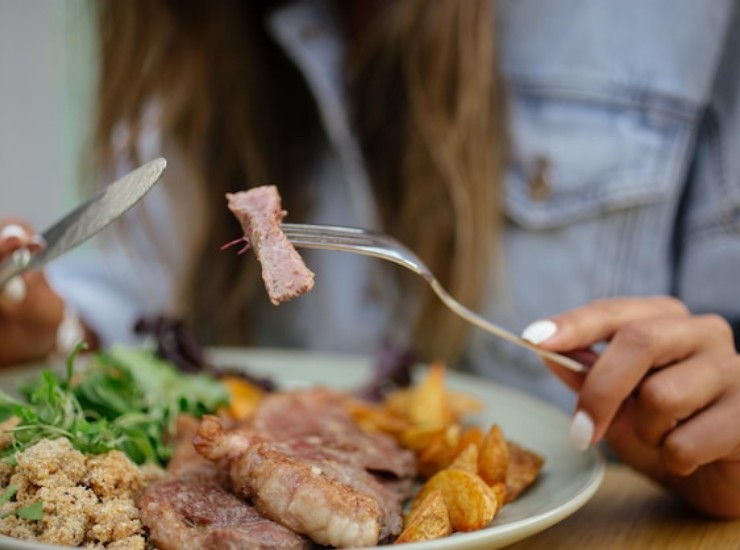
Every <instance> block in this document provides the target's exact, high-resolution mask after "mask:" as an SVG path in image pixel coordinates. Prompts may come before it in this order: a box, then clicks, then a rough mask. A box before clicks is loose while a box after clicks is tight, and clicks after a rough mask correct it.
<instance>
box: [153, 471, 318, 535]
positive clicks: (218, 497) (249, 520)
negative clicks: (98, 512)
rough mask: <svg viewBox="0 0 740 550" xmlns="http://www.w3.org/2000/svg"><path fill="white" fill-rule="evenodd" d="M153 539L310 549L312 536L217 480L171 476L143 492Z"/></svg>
mask: <svg viewBox="0 0 740 550" xmlns="http://www.w3.org/2000/svg"><path fill="white" fill-rule="evenodd" d="M138 506H139V508H140V509H141V519H142V522H143V523H144V525H146V527H147V528H148V529H149V540H150V541H151V542H152V543H154V544H155V545H156V546H157V548H160V549H161V550H169V549H173V550H191V549H192V550H200V549H204V550H211V549H213V550H236V549H245V550H247V549H255V550H268V549H275V550H277V549H287V550H299V549H300V550H307V549H309V548H311V546H310V544H309V542H308V541H307V540H306V539H304V538H303V537H300V536H299V535H296V534H295V533H293V532H291V531H290V530H289V529H286V528H285V527H283V526H281V525H278V524H277V523H274V522H272V521H270V520H268V519H265V518H263V517H261V516H260V515H259V514H258V513H257V512H256V511H255V510H254V508H252V507H251V506H249V505H248V504H246V503H245V502H243V501H241V500H240V499H239V498H238V497H236V496H235V495H233V494H231V493H228V492H227V491H225V490H224V489H223V488H221V487H220V486H219V485H216V484H213V483H208V482H203V481H191V480H185V479H180V478H168V479H163V480H160V481H157V482H155V483H153V484H151V485H149V486H148V487H147V488H146V489H145V490H144V492H143V493H142V495H141V496H140V497H139V501H138Z"/></svg>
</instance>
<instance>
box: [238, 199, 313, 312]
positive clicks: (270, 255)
mask: <svg viewBox="0 0 740 550" xmlns="http://www.w3.org/2000/svg"><path fill="white" fill-rule="evenodd" d="M226 198H227V200H228V206H229V210H231V211H232V212H233V213H234V215H235V216H236V217H237V219H238V220H239V223H241V225H242V229H243V231H244V236H245V237H246V239H247V240H248V241H249V244H250V245H251V246H252V248H254V252H255V254H256V255H257V259H258V260H259V262H260V264H262V279H263V280H264V282H265V288H266V290H267V295H268V296H269V298H270V301H271V302H272V303H273V304H275V305H278V304H280V303H281V302H285V301H286V300H290V299H291V298H294V297H296V296H299V295H301V294H305V293H306V292H308V291H309V290H311V289H312V288H313V283H314V274H313V272H311V271H310V270H309V269H308V268H307V267H306V264H305V263H303V258H301V256H300V255H299V254H298V252H297V251H296V249H295V248H294V247H293V245H292V244H291V242H290V241H289V240H288V238H287V237H286V236H285V234H284V233H283V231H282V229H280V223H281V222H282V220H283V218H284V217H285V214H286V212H285V210H283V209H282V206H281V202H280V195H279V194H278V191H277V188H276V187H275V186H274V185H263V186H261V187H253V188H252V189H249V190H248V191H241V192H239V193H227V194H226Z"/></svg>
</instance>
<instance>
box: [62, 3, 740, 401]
mask: <svg viewBox="0 0 740 550" xmlns="http://www.w3.org/2000/svg"><path fill="white" fill-rule="evenodd" d="M327 4H328V2H326V1H325V0H301V1H299V2H295V3H293V4H289V5H288V6H286V7H283V8H281V9H280V10H279V11H277V12H276V13H274V14H272V16H271V18H270V20H269V22H268V23H267V24H268V25H269V28H270V30H271V32H272V35H273V36H274V38H275V40H276V41H277V42H278V43H279V44H281V45H282V47H283V48H284V50H285V51H286V53H287V55H288V56H289V57H290V58H291V59H292V60H293V62H294V63H295V64H296V66H297V67H298V69H299V70H300V71H301V72H302V74H303V75H304V77H305V79H306V82H307V83H308V86H309V88H310V90H311V91H312V93H313V94H314V96H315V100H316V104H317V107H318V111H319V114H320V117H321V119H322V122H323V125H324V130H325V132H324V138H325V143H324V144H323V145H324V149H323V151H324V153H323V155H322V158H321V159H320V162H318V163H317V168H316V173H315V174H312V175H311V176H312V180H313V181H314V182H315V193H316V194H317V195H318V198H319V199H320V200H319V201H317V202H318V204H320V205H321V206H320V207H319V208H318V209H317V210H316V211H315V212H313V214H312V221H315V222H322V223H345V224H351V225H362V226H373V225H375V219H376V214H375V211H374V205H373V202H372V199H371V194H370V190H369V185H368V180H367V174H366V172H365V169H364V166H363V163H362V158H361V155H360V152H359V147H358V145H357V141H356V139H355V137H354V136H353V134H352V131H351V126H350V124H349V121H348V115H347V109H346V102H345V98H344V88H343V86H342V78H341V72H340V71H341V59H342V52H343V46H342V42H341V38H340V33H339V32H338V26H337V22H336V21H335V20H334V19H333V17H332V15H331V12H330V11H329V9H328V6H327ZM495 7H496V20H495V22H492V24H496V25H497V30H498V36H499V39H500V47H501V52H500V55H501V63H502V67H503V73H504V78H505V80H506V83H507V85H508V106H509V134H510V135H509V138H510V141H511V158H510V162H509V165H508V166H507V170H506V176H505V181H504V195H505V215H506V227H505V232H504V243H503V252H502V255H501V257H500V258H498V261H497V263H496V268H495V271H496V273H495V277H493V279H492V282H491V289H490V292H489V293H488V299H487V301H486V304H485V306H484V308H483V311H482V312H483V313H484V314H485V315H486V316H487V317H488V318H490V319H491V320H493V321H495V322H497V323H500V324H502V325H504V326H506V327H508V328H509V329H511V330H513V331H521V330H522V329H523V328H524V327H525V326H526V325H527V324H528V323H530V322H531V321H533V320H535V319H538V318H541V317H545V316H548V315H552V314H555V313H558V312H561V311H564V310H567V309H569V308H572V307H575V306H578V305H581V304H584V303H586V302H588V301H591V300H594V299H597V298H603V297H610V296H623V295H636V296H640V295H651V294H673V295H675V296H678V297H679V298H680V299H682V300H683V301H684V302H685V303H686V304H687V305H688V307H689V308H690V309H691V310H693V311H694V312H697V313H699V312H716V313H720V314H722V315H725V316H727V317H728V318H732V319H736V318H740V17H739V14H738V11H739V10H738V8H737V5H736V4H735V3H734V2H732V1H731V0H705V1H702V2H697V1H696V0H620V1H619V2H616V1H614V0H500V1H498V2H496V3H495ZM154 134H156V132H154ZM152 143H153V145H151V146H150V147H149V150H151V151H152V155H151V156H154V154H161V151H155V150H156V135H155V137H153V138H152ZM146 156H147V155H144V157H146ZM168 201H169V198H168V196H167V194H166V193H165V192H164V190H163V189H155V191H153V192H152V193H151V194H150V197H147V199H146V200H145V202H147V203H148V204H147V206H148V207H149V208H150V209H152V210H155V211H157V212H160V213H161V212H162V211H166V210H167V208H172V206H171V203H170V204H169V205H168ZM157 219H159V220H167V219H168V216H167V214H166V213H165V214H163V215H162V216H159V217H158V218H157ZM160 229H161V231H163V232H167V231H172V229H171V228H168V227H167V226H166V224H163V225H162V227H161V228H160ZM175 239H177V237H175ZM138 241H140V242H138V245H139V246H140V247H141V248H146V247H147V246H148V245H147V237H146V235H144V234H142V235H139V238H138ZM110 250H111V249H109V255H111V254H115V253H113V252H110ZM145 256H146V255H145ZM305 256H306V259H307V263H308V264H309V266H310V267H311V268H312V269H314V271H316V274H317V276H316V281H317V284H316V287H315V288H314V290H313V291H312V292H311V293H310V294H308V295H306V296H305V297H302V298H301V299H300V300H295V301H293V302H290V303H287V304H283V305H281V306H280V308H273V307H271V306H268V307H266V308H265V309H264V311H260V312H259V317H258V318H259V325H255V326H259V328H260V331H261V334H260V335H261V341H262V343H264V344H267V345H280V346H304V347H316V348H322V349H333V350H342V351H353V352H362V353H369V352H372V351H373V349H374V347H375V346H377V339H378V337H379V335H380V334H382V331H383V324H384V322H385V321H384V320H385V317H384V313H383V311H382V308H381V307H380V306H378V304H376V303H374V302H373V300H372V299H371V297H370V296H369V293H368V291H367V272H368V270H369V269H372V266H373V263H374V262H375V263H377V262H376V261H375V260H370V259H367V258H359V257H354V256H350V255H341V254H336V253H321V252H318V251H308V252H306V254H305ZM148 258H149V260H150V263H149V264H148V269H149V273H151V276H147V277H146V278H142V277H141V276H140V275H137V272H136V271H135V270H132V268H131V267H130V266H129V267H126V266H123V265H122V262H119V261H117V260H115V259H109V260H108V262H107V264H106V265H107V266H108V269H107V273H106V274H102V273H101V271H102V269H101V268H95V267H91V265H93V264H87V267H85V268H82V267H80V266H81V265H82V264H78V265H77V267H74V266H71V265H70V264H69V262H67V264H66V265H65V264H64V263H62V262H60V263H59V264H58V265H57V266H52V269H51V270H50V271H51V272H52V273H51V275H52V282H53V283H55V284H56V286H57V287H58V288H59V290H60V292H62V293H63V294H66V296H67V298H68V300H69V301H70V302H71V303H73V304H76V305H77V307H78V308H79V309H80V311H81V313H82V315H83V317H85V316H87V317H89V318H90V319H93V320H95V321H96V324H97V325H98V326H100V327H102V333H103V338H104V339H103V341H104V342H106V341H115V340H126V339H127V334H126V333H124V329H125V327H126V326H130V324H129V323H131V322H132V321H133V319H134V318H135V317H136V316H137V315H139V314H141V313H142V312H146V310H147V308H148V309H150V310H153V311H157V310H162V309H164V310H165V311H166V310H167V309H168V308H171V300H172V297H171V296H168V294H167V288H168V284H167V282H166V281H167V277H168V276H171V273H170V274H167V273H166V272H165V271H162V272H160V273H159V274H157V273H155V272H153V271H152V269H153V268H152V265H153V263H152V262H153V261H154V260H155V259H156V254H155V253H154V252H150V253H149V255H148ZM143 279H145V280H143ZM419 284H423V283H422V282H421V281H420V283H419ZM145 287H148V289H149V290H148V291H147V290H145ZM153 288H154V289H157V290H155V291H153V290H152V289H153ZM168 300H169V301H168ZM113 310H115V312H116V313H115V315H112V311H113ZM112 318H115V321H111V319H112ZM112 323H115V326H114V324H112ZM465 365H466V366H467V368H469V369H471V370H473V371H475V372H477V373H480V374H484V375H485V376H488V377H491V378H493V379H496V380H498V381H500V382H503V383H506V384H510V385H513V386H516V387H519V388H523V389H525V390H526V391H528V392H530V393H534V394H537V395H539V396H541V397H543V398H545V399H547V400H549V401H551V402H553V403H556V404H558V405H559V406H561V407H565V408H568V407H570V406H572V404H573V396H572V395H571V394H570V392H569V391H567V390H566V389H565V388H564V387H563V386H562V385H561V384H560V383H559V382H557V381H556V380H555V379H554V378H553V377H552V375H550V374H549V372H548V371H547V369H545V368H544V367H543V365H542V364H541V362H540V361H539V359H538V358H537V357H535V356H533V355H532V354H531V353H530V352H528V351H522V350H520V349H518V348H514V347H513V346H511V345H510V344H507V343H505V342H502V341H499V340H498V339H496V338H494V337H492V336H490V335H488V334H483V333H480V332H477V331H475V332H474V333H473V337H472V342H471V344H470V347H469V350H468V353H467V354H466V359H465Z"/></svg>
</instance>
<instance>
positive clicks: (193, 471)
mask: <svg viewBox="0 0 740 550" xmlns="http://www.w3.org/2000/svg"><path fill="white" fill-rule="evenodd" d="M199 424H200V421H199V420H198V419H197V418H195V417H194V416H190V415H185V414H183V415H180V416H178V417H177V426H176V432H175V433H176V437H175V441H174V444H173V447H174V450H173V452H172V458H170V460H169V461H168V462H167V472H168V473H169V474H170V476H172V477H179V478H181V479H188V480H191V481H193V480H197V481H202V482H210V483H214V484H216V485H220V486H222V487H224V488H226V489H228V486H229V483H230V482H229V474H228V472H226V471H224V469H223V468H219V467H218V465H217V464H216V463H214V462H212V461H210V460H208V459H206V458H203V456H201V455H200V454H198V452H197V451H196V450H195V447H193V437H195V434H196V433H197V432H198V426H199Z"/></svg>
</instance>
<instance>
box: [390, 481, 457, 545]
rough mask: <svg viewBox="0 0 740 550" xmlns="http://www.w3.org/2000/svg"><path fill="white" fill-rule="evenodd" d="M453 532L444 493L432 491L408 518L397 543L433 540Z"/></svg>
mask: <svg viewBox="0 0 740 550" xmlns="http://www.w3.org/2000/svg"><path fill="white" fill-rule="evenodd" d="M451 534H452V522H451V521H450V513H449V512H448V511H447V507H446V506H445V503H444V499H443V498H442V493H441V492H439V491H437V490H435V491H430V492H429V493H428V494H427V495H426V497H425V498H424V500H423V501H422V502H420V503H419V505H418V506H417V507H416V509H415V510H413V511H412V512H410V513H409V515H408V516H407V518H406V522H405V527H404V529H403V531H402V532H401V534H400V535H399V536H398V538H397V539H396V544H402V543H405V542H418V541H421V540H433V539H439V538H442V537H446V536H449V535H451Z"/></svg>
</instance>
